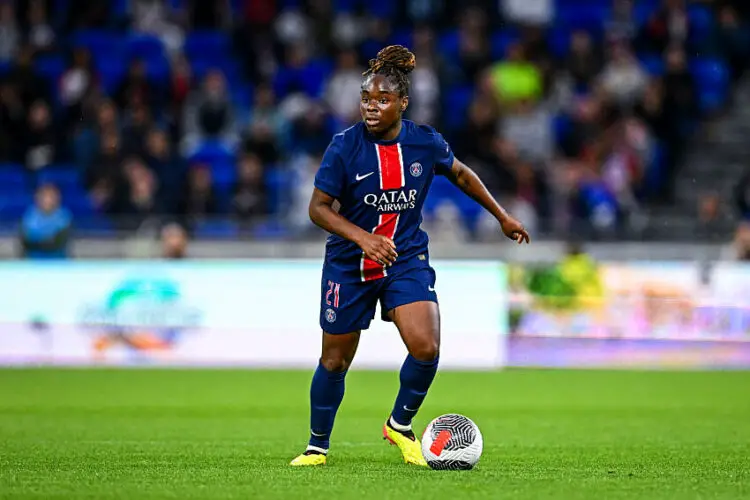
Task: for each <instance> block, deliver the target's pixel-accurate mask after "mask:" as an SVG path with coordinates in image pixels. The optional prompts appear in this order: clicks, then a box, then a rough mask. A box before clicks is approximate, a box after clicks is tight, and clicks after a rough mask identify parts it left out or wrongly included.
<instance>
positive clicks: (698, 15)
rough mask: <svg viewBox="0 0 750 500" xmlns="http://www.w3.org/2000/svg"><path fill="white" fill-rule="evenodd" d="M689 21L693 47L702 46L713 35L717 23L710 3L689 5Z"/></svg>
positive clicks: (689, 41)
mask: <svg viewBox="0 0 750 500" xmlns="http://www.w3.org/2000/svg"><path fill="white" fill-rule="evenodd" d="M687 12H688V23H689V26H690V33H689V40H688V43H690V44H691V46H692V47H693V48H696V49H698V48H700V47H701V46H703V45H704V44H705V43H706V42H707V41H709V38H710V36H711V35H712V32H713V28H714V25H715V22H714V16H713V13H712V12H711V8H710V7H709V6H708V5H700V4H690V5H688V9H687Z"/></svg>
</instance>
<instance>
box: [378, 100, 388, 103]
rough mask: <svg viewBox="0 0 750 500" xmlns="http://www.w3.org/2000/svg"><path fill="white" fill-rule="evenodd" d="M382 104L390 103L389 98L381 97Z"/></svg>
mask: <svg viewBox="0 0 750 500" xmlns="http://www.w3.org/2000/svg"><path fill="white" fill-rule="evenodd" d="M380 104H388V99H381V100H380Z"/></svg>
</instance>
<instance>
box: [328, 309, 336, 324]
mask: <svg viewBox="0 0 750 500" xmlns="http://www.w3.org/2000/svg"><path fill="white" fill-rule="evenodd" d="M326 321H328V322H329V323H333V322H334V321H336V311H334V310H333V309H331V308H328V309H326Z"/></svg>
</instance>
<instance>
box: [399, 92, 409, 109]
mask: <svg viewBox="0 0 750 500" xmlns="http://www.w3.org/2000/svg"><path fill="white" fill-rule="evenodd" d="M408 107H409V96H408V95H405V96H404V97H402V98H401V112H402V113H403V112H404V111H406V108H408Z"/></svg>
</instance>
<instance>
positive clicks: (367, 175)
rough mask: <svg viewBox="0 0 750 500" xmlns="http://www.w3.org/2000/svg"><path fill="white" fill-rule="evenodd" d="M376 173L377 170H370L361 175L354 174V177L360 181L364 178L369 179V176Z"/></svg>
mask: <svg viewBox="0 0 750 500" xmlns="http://www.w3.org/2000/svg"><path fill="white" fill-rule="evenodd" d="M374 173H375V172H370V173H369V174H365V175H359V174H357V175H355V176H354V178H355V179H356V181H357V182H359V181H361V180H362V179H367V178H368V177H370V176H371V175H372V174H374Z"/></svg>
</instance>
